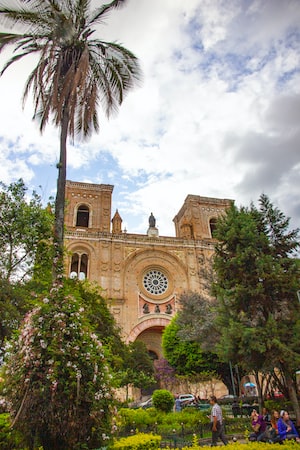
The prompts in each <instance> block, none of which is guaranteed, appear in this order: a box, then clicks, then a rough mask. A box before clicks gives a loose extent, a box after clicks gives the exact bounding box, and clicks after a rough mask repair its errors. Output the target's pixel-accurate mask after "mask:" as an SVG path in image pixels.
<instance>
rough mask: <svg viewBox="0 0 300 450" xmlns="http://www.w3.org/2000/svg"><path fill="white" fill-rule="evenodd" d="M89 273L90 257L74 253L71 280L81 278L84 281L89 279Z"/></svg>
mask: <svg viewBox="0 0 300 450" xmlns="http://www.w3.org/2000/svg"><path fill="white" fill-rule="evenodd" d="M87 271H88V255H86V254H85V253H83V254H79V253H74V254H73V255H72V261H71V268H70V278H76V277H77V278H79V280H84V279H85V278H87Z"/></svg>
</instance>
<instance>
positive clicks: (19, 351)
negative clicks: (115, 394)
mask: <svg viewBox="0 0 300 450" xmlns="http://www.w3.org/2000/svg"><path fill="white" fill-rule="evenodd" d="M74 291H75V290H74V289H73V291H72V289H70V286H69V284H68V283H66V285H65V286H63V285H58V286H55V285H54V286H53V288H52V290H51V292H50V293H49V294H48V296H47V297H44V298H43V299H42V301H41V302H40V304H39V305H38V306H36V308H34V309H33V310H32V311H30V312H29V313H28V314H27V315H26V317H25V319H24V323H23V324H22V327H21V329H20V332H19V333H17V334H16V336H15V338H14V340H13V341H12V342H11V344H10V346H9V347H7V355H6V362H5V372H4V373H5V396H6V398H7V400H8V401H9V405H10V412H11V415H12V419H13V426H14V429H16V430H19V431H20V432H22V433H23V435H24V437H25V438H26V440H27V442H28V443H30V442H31V440H32V436H35V439H36V440H37V442H38V443H40V444H42V445H43V447H44V449H45V450H47V449H49V450H50V449H52V450H54V449H61V450H68V449H75V448H81V446H82V445H84V446H87V448H93V447H95V446H96V445H100V444H102V443H103V442H105V436H107V435H108V433H109V432H110V424H111V411H110V406H111V403H112V396H111V388H110V381H109V368H108V367H107V363H106V360H105V354H104V353H105V349H104V347H103V345H102V343H101V342H100V341H99V339H98V338H97V335H96V334H95V333H94V332H93V329H92V327H91V325H90V323H89V322H88V320H87V319H86V317H85V315H84V308H83V306H82V299H81V298H80V296H78V292H76V291H75V292H74Z"/></svg>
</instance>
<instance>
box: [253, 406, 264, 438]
mask: <svg viewBox="0 0 300 450" xmlns="http://www.w3.org/2000/svg"><path fill="white" fill-rule="evenodd" d="M251 426H252V430H253V433H251V434H250V436H249V439H250V441H263V440H264V439H265V431H266V429H267V424H266V422H265V420H264V418H263V416H262V415H261V414H258V412H257V411H256V409H253V411H252V413H251Z"/></svg>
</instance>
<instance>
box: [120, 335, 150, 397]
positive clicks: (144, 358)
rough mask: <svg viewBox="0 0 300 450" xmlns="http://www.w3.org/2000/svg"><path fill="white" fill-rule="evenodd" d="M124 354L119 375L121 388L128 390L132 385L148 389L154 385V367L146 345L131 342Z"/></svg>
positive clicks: (139, 342)
mask: <svg viewBox="0 0 300 450" xmlns="http://www.w3.org/2000/svg"><path fill="white" fill-rule="evenodd" d="M126 347H127V349H126V350H127V351H126V352H125V354H124V359H123V364H122V366H121V368H120V370H119V371H118V373H117V378H118V383H119V386H125V387H126V388H127V399H128V387H129V385H132V386H134V387H137V388H140V389H147V388H149V387H151V386H152V385H154V383H155V379H154V366H153V361H152V359H151V358H150V356H149V353H148V350H147V347H146V345H145V344H144V343H143V342H141V341H138V340H137V341H134V342H131V343H130V344H129V345H128V346H126Z"/></svg>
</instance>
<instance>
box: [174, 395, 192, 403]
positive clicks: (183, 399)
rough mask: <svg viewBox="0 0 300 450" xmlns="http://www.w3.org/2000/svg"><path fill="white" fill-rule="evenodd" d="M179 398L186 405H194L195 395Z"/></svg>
mask: <svg viewBox="0 0 300 450" xmlns="http://www.w3.org/2000/svg"><path fill="white" fill-rule="evenodd" d="M178 398H179V400H180V402H181V403H184V404H187V403H192V402H193V401H194V400H195V396H194V395H193V394H179V395H178Z"/></svg>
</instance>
